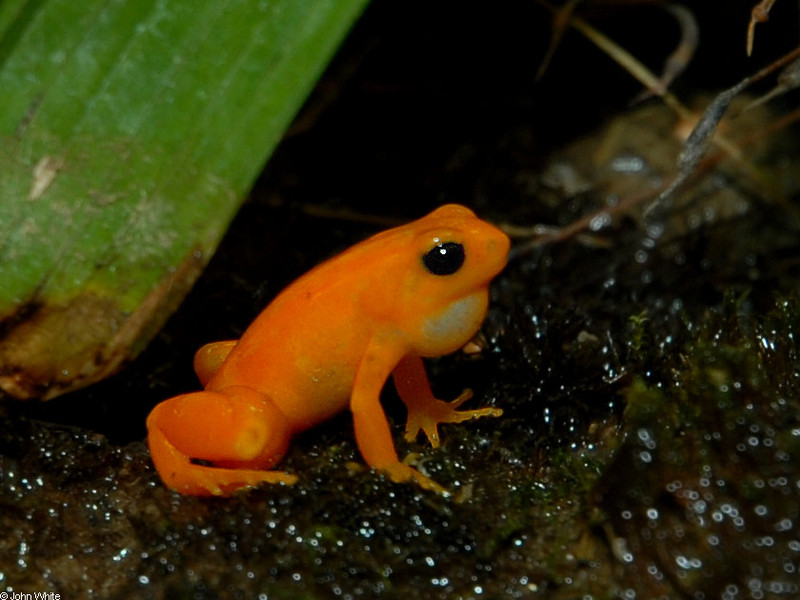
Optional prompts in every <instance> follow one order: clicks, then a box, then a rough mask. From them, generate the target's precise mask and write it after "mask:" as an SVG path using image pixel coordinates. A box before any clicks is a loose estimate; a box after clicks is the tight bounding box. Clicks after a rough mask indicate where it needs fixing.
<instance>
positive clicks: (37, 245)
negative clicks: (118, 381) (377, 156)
mask: <svg viewBox="0 0 800 600" xmlns="http://www.w3.org/2000/svg"><path fill="white" fill-rule="evenodd" d="M365 3H366V0H215V1H214V2H197V1H195V0H83V1H82V2H75V1H74V0H28V1H24V0H4V1H3V2H0V35H2V38H0V94H2V98H3V102H2V107H1V108H0V173H2V176H0V387H2V389H4V390H5V391H6V392H7V393H9V394H12V395H14V396H17V397H23V398H24V397H34V396H38V397H45V398H47V397H53V396H55V395H58V394H59V393H62V392H63V391H66V390H69V389H73V388H75V387H78V386H81V385H84V384H86V383H89V382H91V381H95V380H97V379H98V378H100V377H102V376H104V375H106V374H107V373H110V372H112V371H113V370H114V369H116V368H117V367H118V365H119V364H120V363H121V361H123V360H125V359H127V358H129V357H130V356H131V355H132V354H135V353H136V352H138V351H140V350H141V348H142V347H143V346H144V344H145V343H146V342H147V341H148V340H149V339H150V337H151V336H152V335H153V334H154V333H155V331H157V329H158V327H159V326H160V325H161V324H162V323H163V321H164V320H165V319H166V317H167V316H168V315H169V313H170V312H171V310H173V309H174V307H175V306H176V305H177V303H178V302H179V300H180V299H181V298H182V297H183V295H184V294H185V292H186V291H187V290H188V288H189V287H190V286H191V283H192V282H193V281H194V280H195V278H196V277H197V275H198V274H199V272H200V270H201V269H202V267H203V266H204V264H205V263H206V262H207V260H208V258H209V256H210V255H211V253H212V252H213V250H214V248H215V247H216V245H217V243H218V242H219V239H220V238H221V236H222V234H223V233H224V231H225V228H226V227H227V225H228V223H229V222H230V220H231V219H232V218H233V215H234V214H235V211H236V209H237V208H238V207H239V205H240V203H241V201H242V199H243V197H244V196H245V194H246V193H247V191H248V189H249V187H250V186H251V185H252V182H253V181H254V180H255V178H256V176H257V175H258V173H259V172H260V170H261V169H262V168H263V165H264V163H265V161H266V159H267V157H268V156H269V154H270V153H271V152H272V150H273V149H274V147H275V146H276V144H277V143H278V141H279V140H280V137H281V135H282V134H283V132H284V130H285V129H286V127H287V126H288V124H289V122H290V120H291V119H292V117H293V116H294V114H295V113H296V112H297V110H298V108H299V106H300V105H301V103H302V102H303V100H304V99H305V97H306V96H307V94H308V92H309V90H310V88H311V87H312V85H313V83H314V82H315V80H316V79H317V77H318V76H319V74H320V72H321V71H322V69H323V68H324V66H325V64H326V62H327V61H328V60H329V58H330V56H331V55H332V53H333V51H334V50H335V49H336V47H337V46H338V44H339V43H340V41H341V39H342V38H343V36H344V34H345V33H346V31H347V29H348V28H349V27H350V25H351V24H352V23H353V21H354V20H355V19H356V18H357V16H358V14H359V13H360V11H361V10H362V9H363V6H364V5H365Z"/></svg>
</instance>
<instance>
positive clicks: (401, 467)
mask: <svg viewBox="0 0 800 600" xmlns="http://www.w3.org/2000/svg"><path fill="white" fill-rule="evenodd" d="M380 470H381V471H383V472H384V473H386V475H388V476H389V479H391V480H392V481H394V482H395V483H406V482H409V481H413V482H414V483H416V484H417V485H418V486H420V487H421V488H423V489H425V490H429V491H431V492H436V493H437V494H441V495H443V496H446V495H448V494H449V493H450V492H449V491H448V490H447V489H446V488H444V487H442V486H441V485H439V484H438V483H436V482H435V481H434V480H433V479H431V478H430V477H427V476H425V475H423V474H422V473H420V472H419V471H417V469H415V468H414V467H412V466H409V465H407V464H405V463H402V462H396V463H393V464H391V465H388V466H384V467H381V468H380Z"/></svg>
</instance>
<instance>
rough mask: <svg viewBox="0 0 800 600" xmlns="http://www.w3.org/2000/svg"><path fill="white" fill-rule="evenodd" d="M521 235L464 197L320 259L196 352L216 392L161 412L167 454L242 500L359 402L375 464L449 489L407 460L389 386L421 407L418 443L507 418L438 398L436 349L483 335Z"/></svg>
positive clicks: (161, 451) (416, 418)
mask: <svg viewBox="0 0 800 600" xmlns="http://www.w3.org/2000/svg"><path fill="white" fill-rule="evenodd" d="M508 249H509V240H508V237H507V236H506V235H505V234H504V233H503V232H501V231H500V230H499V229H497V228H495V227H494V226H492V225H489V224H488V223H486V222H484V221H481V220H480V219H478V218H477V217H476V216H475V214H474V213H473V212H472V211H471V210H469V209H467V208H465V207H463V206H459V205H455V204H450V205H446V206H442V207H441V208H439V209H437V210H435V211H434V212H432V213H431V214H429V215H427V216H426V217H423V218H421V219H419V220H417V221H414V222H412V223H409V224H407V225H403V226H401V227H396V228H395V229H390V230H388V231H384V232H383V233H379V234H377V235H375V236H373V237H371V238H369V239H368V240H366V241H364V242H361V243H359V244H356V245H355V246H353V247H352V248H350V249H348V250H346V251H345V252H343V253H342V254H340V255H339V256H336V257H334V258H332V259H330V260H328V261H327V262H325V263H323V264H321V265H319V266H317V267H316V268H315V269H313V270H311V271H310V272H308V273H307V274H306V275H304V276H303V277H301V278H300V279H298V280H297V281H295V282H294V283H293V284H292V285H290V286H289V287H288V288H286V289H285V290H284V291H283V292H281V293H280V294H279V295H278V296H277V297H276V298H275V300H273V302H272V303H271V304H270V305H269V306H267V308H266V309H264V311H263V312H262V313H261V314H260V315H259V316H258V317H257V318H256V320H255V321H254V322H253V323H252V325H250V327H249V328H248V329H247V331H245V333H244V335H243V336H242V338H241V339H240V340H238V341H237V340H234V341H224V342H215V343H211V344H207V345H205V346H203V347H202V348H200V350H199V351H198V352H197V354H196V355H195V360H194V366H195V371H196V372H197V375H198V377H199V379H200V382H201V383H202V385H203V387H204V388H205V390H204V391H201V392H193V393H190V394H184V395H181V396H176V397H174V398H170V399H169V400H166V401H165V402H162V403H161V404H159V405H158V406H156V407H155V408H154V409H153V411H152V412H151V413H150V416H149V417H148V418H147V429H148V443H149V445H150V453H151V455H152V457H153V462H154V464H155V466H156V469H157V470H158V472H159V474H160V475H161V478H162V479H163V480H164V483H166V485H167V486H168V487H169V488H171V489H173V490H175V491H177V492H180V493H182V494H194V495H198V496H205V495H215V496H216V495H228V494H231V493H233V492H235V491H236V490H239V489H241V488H245V487H249V486H255V485H258V484H260V483H263V482H270V483H285V484H292V483H294V482H295V481H296V480H297V477H296V476H295V475H291V474H288V473H283V472H280V471H273V470H270V469H272V467H274V466H275V465H276V464H277V463H278V462H280V460H281V458H282V457H283V456H284V454H285V453H286V450H287V448H288V445H289V439H290V438H291V437H292V436H293V435H294V434H296V433H298V432H300V431H303V430H305V429H308V428H310V427H313V426H314V425H317V424H318V423H321V422H323V421H325V420H326V419H329V418H331V417H332V416H333V415H335V414H337V413H339V412H341V411H343V410H344V409H345V408H348V407H349V408H350V410H351V411H352V413H353V420H354V427H355V435H356V442H357V443H358V448H359V450H360V451H361V454H362V455H363V457H364V460H365V461H366V462H367V464H368V465H369V466H371V467H373V468H375V469H377V470H379V471H382V472H383V473H385V474H386V475H388V476H389V477H390V478H391V479H392V480H393V481H397V482H402V481H415V482H417V483H418V484H419V485H421V486H422V487H424V488H427V489H430V490H434V491H437V492H440V493H443V492H445V490H444V488H442V487H441V486H440V485H439V484H437V483H436V482H434V481H432V480H431V479H429V478H428V477H426V476H424V475H423V474H422V473H420V472H419V471H417V470H416V469H414V468H413V467H411V466H409V465H406V464H404V463H403V462H401V461H400V460H398V457H397V453H396V451H395V448H394V443H393V441H392V436H391V432H390V430H389V424H388V422H387V420H386V415H385V413H384V411H383V408H382V406H381V404H380V393H381V389H382V388H383V385H384V383H385V382H386V380H387V379H388V377H389V375H390V374H391V375H392V376H393V378H394V383H395V386H396V387H397V391H398V393H399V395H400V397H401V398H402V400H403V402H404V403H405V405H406V407H407V408H408V421H407V424H406V439H407V440H409V441H411V440H413V439H414V438H415V437H416V436H417V435H418V433H419V432H420V430H422V431H423V432H424V433H425V434H426V435H427V437H428V439H429V440H430V443H431V445H432V446H433V447H434V448H435V447H437V446H438V445H439V435H438V431H437V426H438V424H439V423H458V422H461V421H465V420H467V419H473V418H477V417H482V416H499V415H500V414H502V411H501V410H500V409H496V408H481V409H477V410H465V411H460V410H457V409H458V407H459V406H460V405H461V404H462V403H463V402H465V401H466V400H468V399H469V397H470V396H471V392H469V391H468V390H467V391H465V392H464V393H462V394H461V396H459V397H458V398H457V399H456V400H454V401H453V402H449V403H448V402H444V401H442V400H438V399H436V398H435V397H434V396H433V393H432V392H431V388H430V384H429V383H428V378H427V376H426V374H425V368H424V366H423V364H422V357H426V356H427V357H430V356H439V355H441V354H447V353H449V352H454V351H455V350H457V349H459V348H460V347H462V346H463V345H464V344H466V343H467V342H468V341H469V340H470V339H471V338H472V337H473V336H474V335H475V333H476V332H477V331H478V329H479V327H480V325H481V323H482V322H483V319H484V317H485V316H486V310H487V307H488V303H489V292H488V286H489V282H490V280H491V279H492V278H493V277H494V276H495V275H497V274H498V273H499V272H500V271H501V270H502V269H503V267H504V266H505V264H506V259H507V255H508Z"/></svg>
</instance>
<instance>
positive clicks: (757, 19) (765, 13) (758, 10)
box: [747, 0, 775, 56]
mask: <svg viewBox="0 0 800 600" xmlns="http://www.w3.org/2000/svg"><path fill="white" fill-rule="evenodd" d="M773 4H775V0H761V2H759V3H758V4H756V5H755V6H754V7H753V10H752V11H751V12H750V23H749V24H748V26H747V56H750V55H751V54H753V39H754V38H755V35H756V23H766V22H767V21H769V11H770V10H772V5H773Z"/></svg>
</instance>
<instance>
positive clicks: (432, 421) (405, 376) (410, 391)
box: [392, 355, 503, 448]
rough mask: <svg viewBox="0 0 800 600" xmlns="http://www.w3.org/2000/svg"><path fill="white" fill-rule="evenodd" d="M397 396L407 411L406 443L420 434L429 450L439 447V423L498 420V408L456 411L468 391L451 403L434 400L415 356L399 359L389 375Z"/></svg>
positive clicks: (419, 360)
mask: <svg viewBox="0 0 800 600" xmlns="http://www.w3.org/2000/svg"><path fill="white" fill-rule="evenodd" d="M392 377H393V378H394V385H395V387H396V388H397V393H398V394H399V395H400V398H401V399H402V400H403V403H404V404H405V405H406V408H408V420H407V421H406V440H407V441H409V442H410V441H412V440H414V439H415V438H416V437H417V435H419V432H420V431H423V432H424V433H425V435H426V436H427V437H428V440H429V441H430V443H431V446H432V447H434V448H438V447H439V428H438V425H439V424H440V423H461V422H463V421H468V420H470V419H478V418H480V417H499V416H500V415H502V414H503V410H502V409H500V408H478V409H475V410H458V407H459V406H461V405H462V404H463V403H464V402H466V401H467V400H469V399H470V398H472V391H471V390H464V391H463V392H462V393H461V395H460V396H459V397H458V398H456V399H455V400H453V401H452V402H444V401H442V400H438V399H437V398H435V397H434V395H433V392H432V391H431V386H430V383H429V382H428V375H427V374H426V373H425V365H424V364H423V363H422V359H421V358H420V357H419V356H413V355H408V356H405V357H403V359H402V360H400V362H399V363H398V364H397V366H396V367H395V369H394V371H393V372H392Z"/></svg>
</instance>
